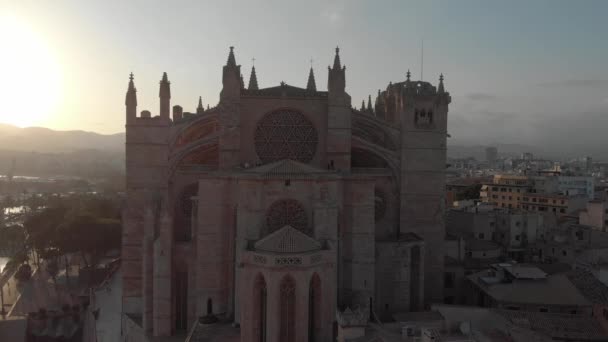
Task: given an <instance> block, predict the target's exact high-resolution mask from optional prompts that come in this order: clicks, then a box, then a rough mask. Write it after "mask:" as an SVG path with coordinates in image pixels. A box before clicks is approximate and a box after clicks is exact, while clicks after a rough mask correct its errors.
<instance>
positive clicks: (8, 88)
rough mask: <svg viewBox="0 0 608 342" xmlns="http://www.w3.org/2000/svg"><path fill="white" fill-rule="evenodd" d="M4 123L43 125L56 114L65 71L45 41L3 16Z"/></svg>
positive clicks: (0, 92)
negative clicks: (62, 76) (62, 75)
mask: <svg viewBox="0 0 608 342" xmlns="http://www.w3.org/2000/svg"><path fill="white" fill-rule="evenodd" d="M0 42H1V43H0V70H2V71H1V73H0V75H1V76H0V77H2V81H1V82H0V97H1V98H2V105H1V106H0V108H1V109H0V123H8V124H12V125H16V126H20V127H26V126H34V125H39V124H40V123H42V122H44V121H46V120H47V119H48V118H49V116H50V115H52V114H53V112H54V111H55V110H56V106H57V104H58V102H59V96H60V95H61V70H60V67H59V64H58V63H57V61H56V59H55V57H54V56H53V53H52V49H50V48H49V46H47V44H45V42H44V39H43V37H41V36H40V35H38V34H36V32H34V31H33V30H32V29H31V28H30V27H28V25H26V23H25V22H23V21H21V20H19V19H18V18H16V17H13V16H8V15H5V16H0Z"/></svg>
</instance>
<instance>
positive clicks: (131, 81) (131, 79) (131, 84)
mask: <svg viewBox="0 0 608 342" xmlns="http://www.w3.org/2000/svg"><path fill="white" fill-rule="evenodd" d="M129 90H135V83H134V82H133V73H130V74H129Z"/></svg>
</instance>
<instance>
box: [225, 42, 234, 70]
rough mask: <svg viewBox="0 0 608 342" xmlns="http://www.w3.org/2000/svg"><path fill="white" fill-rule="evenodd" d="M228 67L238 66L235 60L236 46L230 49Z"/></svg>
mask: <svg viewBox="0 0 608 342" xmlns="http://www.w3.org/2000/svg"><path fill="white" fill-rule="evenodd" d="M226 65H229V66H236V59H235V58H234V46H231V47H230V53H228V62H227V63H226Z"/></svg>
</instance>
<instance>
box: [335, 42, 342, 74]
mask: <svg viewBox="0 0 608 342" xmlns="http://www.w3.org/2000/svg"><path fill="white" fill-rule="evenodd" d="M341 68H342V66H341V64H340V48H339V47H337V46H336V56H335V57H334V70H337V69H341Z"/></svg>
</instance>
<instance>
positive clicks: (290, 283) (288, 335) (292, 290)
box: [279, 276, 296, 342]
mask: <svg viewBox="0 0 608 342" xmlns="http://www.w3.org/2000/svg"><path fill="white" fill-rule="evenodd" d="M280 303H281V311H280V313H281V316H280V319H281V326H280V338H279V341H285V342H293V341H295V337H296V331H295V329H296V322H295V319H296V282H295V281H294V280H293V278H292V277H290V276H286V277H285V278H284V279H283V281H282V282H281V300H280Z"/></svg>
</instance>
